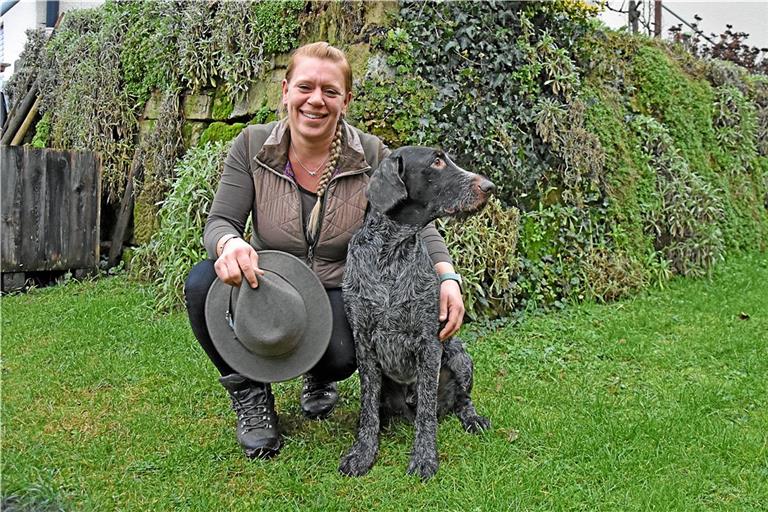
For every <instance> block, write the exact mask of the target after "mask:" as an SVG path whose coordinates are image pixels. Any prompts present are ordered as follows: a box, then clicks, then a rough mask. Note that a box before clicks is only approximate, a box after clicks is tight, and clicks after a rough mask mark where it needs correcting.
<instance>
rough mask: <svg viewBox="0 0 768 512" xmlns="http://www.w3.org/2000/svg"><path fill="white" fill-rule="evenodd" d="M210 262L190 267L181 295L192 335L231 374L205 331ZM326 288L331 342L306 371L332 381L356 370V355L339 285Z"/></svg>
mask: <svg viewBox="0 0 768 512" xmlns="http://www.w3.org/2000/svg"><path fill="white" fill-rule="evenodd" d="M213 263H214V262H213V260H205V261H201V262H200V263H198V264H197V265H195V266H194V267H192V270H191V271H190V273H189V277H187V282H186V283H185V284H184V297H185V299H186V302H187V313H188V314H189V323H190V324H191V325H192V332H193V333H194V335H195V338H197V341H198V343H200V346H201V347H203V350H205V353H206V354H207V355H208V358H209V359H210V360H211V362H212V363H213V364H214V365H215V366H216V368H217V369H218V370H219V373H221V375H230V374H232V373H237V372H236V371H235V370H233V369H232V367H231V366H229V365H228V364H227V363H226V362H225V361H224V359H222V357H221V355H219V353H218V351H217V350H216V347H215V346H214V345H213V341H211V337H210V335H209V334H208V326H207V325H206V324H205V297H206V296H207V295H208V288H210V287H211V285H212V284H213V282H214V281H215V280H216V279H217V277H216V271H215V270H214V268H213ZM325 291H326V292H327V293H328V299H329V300H330V301H331V311H332V313H333V328H332V330H331V342H330V343H329V344H328V349H327V350H326V351H325V354H323V357H322V358H320V361H319V362H318V363H317V364H316V365H315V366H314V368H312V369H311V370H310V371H309V373H310V374H311V375H312V377H314V378H315V379H317V380H318V381H320V382H335V381H340V380H344V379H346V378H348V377H349V376H351V375H352V374H353V373H355V370H356V369H357V360H356V359H355V344H354V342H353V338H352V331H351V329H350V328H349V323H347V315H346V313H345V311H344V301H343V299H342V296H341V288H329V289H326V290H325Z"/></svg>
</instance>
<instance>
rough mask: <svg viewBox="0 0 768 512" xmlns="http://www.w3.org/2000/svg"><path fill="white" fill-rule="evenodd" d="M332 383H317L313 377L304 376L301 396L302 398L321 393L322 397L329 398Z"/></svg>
mask: <svg viewBox="0 0 768 512" xmlns="http://www.w3.org/2000/svg"><path fill="white" fill-rule="evenodd" d="M332 385H333V383H331V382H327V383H326V382H318V381H317V380H315V379H314V378H313V377H311V376H309V375H306V376H305V378H304V389H303V394H304V396H311V395H315V394H317V393H318V391H320V392H322V394H323V395H326V396H329V395H331V391H330V390H331V387H332Z"/></svg>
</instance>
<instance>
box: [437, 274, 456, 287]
mask: <svg viewBox="0 0 768 512" xmlns="http://www.w3.org/2000/svg"><path fill="white" fill-rule="evenodd" d="M443 281H456V282H457V283H459V288H461V276H460V275H459V274H457V273H455V272H445V273H443V274H440V282H441V283H442V282H443Z"/></svg>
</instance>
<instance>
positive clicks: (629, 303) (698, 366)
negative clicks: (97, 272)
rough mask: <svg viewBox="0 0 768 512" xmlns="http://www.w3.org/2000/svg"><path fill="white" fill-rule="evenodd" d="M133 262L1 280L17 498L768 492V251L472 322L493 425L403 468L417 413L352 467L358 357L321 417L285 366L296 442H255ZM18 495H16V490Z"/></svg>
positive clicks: (388, 505)
mask: <svg viewBox="0 0 768 512" xmlns="http://www.w3.org/2000/svg"><path fill="white" fill-rule="evenodd" d="M151 298H152V297H151V291H150V290H149V289H146V288H142V287H139V286H136V285H135V284H133V283H130V282H128V281H127V280H126V279H125V278H124V277H115V278H110V279H102V280H98V281H93V282H84V283H70V284H66V285H62V286H57V287H52V288H47V289H38V290H33V291H32V292H31V293H28V294H26V295H17V296H9V297H3V299H2V495H3V497H4V498H5V500H6V505H7V506H8V510H11V509H15V510H58V509H63V510H86V511H87V510H106V511H111V510H136V511H148V510H201V511H208V510H211V511H218V510H232V511H238V510H242V511H246V510H247V511H258V510H271V511H276V510H299V509H300V510H365V511H369V510H397V511H399V510H416V509H420V510H441V511H453V510H457V511H458V510H462V511H464V510H467V511H474V510H480V511H485V510H488V511H496V510H622V511H624V510H686V511H688V510H766V508H767V507H768V505H766V504H768V255H764V254H759V255H751V256H743V257H739V258H736V259H733V260H731V261H728V262H725V263H722V264H721V265H720V266H719V267H718V269H717V270H716V271H715V273H714V275H713V276H712V278H710V279H700V280H687V279H677V280H675V281H673V282H672V283H670V285H669V286H668V287H667V288H666V289H665V290H655V291H651V292H648V293H646V294H643V295H641V296H639V297H636V298H633V299H629V300H624V301H621V302H617V303H613V304H608V305H596V304H583V305H578V306H573V307H570V308H569V309H568V310H566V311H564V312H554V313H547V314H542V315H534V316H529V317H527V318H524V319H522V320H521V321H518V322H508V323H506V324H499V325H496V326H494V327H493V328H491V327H489V326H485V327H483V326H480V325H477V324H475V325H470V326H467V327H465V329H464V333H463V338H464V339H465V341H466V342H467V347H468V350H469V351H470V353H471V354H472V356H473V357H474V359H475V368H476V378H475V390H474V398H475V403H476V405H477V407H478V409H479V410H480V411H481V412H482V413H484V414H486V415H488V416H489V417H490V418H491V420H492V422H493V427H492V430H491V431H489V432H486V433H485V434H483V435H481V436H473V435H470V434H466V433H465V432H463V430H462V429H461V426H460V424H459V422H458V420H456V419H455V418H449V419H447V420H445V421H443V422H442V423H441V425H440V430H439V435H438V445H439V453H440V462H441V466H440V470H439V472H438V474H437V476H436V477H435V478H433V479H432V480H430V481H428V482H427V483H422V482H421V481H420V480H418V479H417V478H415V477H409V476H406V474H405V469H406V467H407V464H408V454H409V450H410V445H411V442H412V439H413V433H412V429H411V428H410V427H409V426H407V425H403V424H397V425H395V426H393V427H391V428H390V429H388V430H385V431H384V432H383V434H382V442H381V449H380V453H379V458H378V461H377V463H376V465H375V466H374V468H373V470H372V471H371V472H370V473H369V474H368V475H367V476H365V477H362V478H358V479H352V478H346V477H343V476H341V475H340V474H339V473H338V472H337V469H336V468H337V465H338V462H339V457H340V456H341V455H342V453H343V452H344V451H345V450H346V448H347V447H348V446H349V445H350V444H351V443H352V441H353V436H354V429H355V422H356V415H357V409H358V405H357V398H358V390H357V378H356V377H353V378H352V379H350V380H348V381H346V382H344V383H342V384H341V386H340V390H341V394H342V400H341V402H340V405H339V408H337V410H336V411H335V412H334V414H333V415H332V416H331V418H330V419H329V420H327V421H324V422H311V421H307V420H304V419H303V418H302V416H301V412H300V409H299V405H298V394H299V382H298V381H293V382H289V383H284V384H278V385H276V386H275V389H276V395H277V407H278V412H279V413H280V417H281V422H282V425H283V426H284V428H285V431H286V432H285V436H286V442H285V446H284V448H283V452H282V453H281V454H280V456H279V457H278V458H276V459H275V460H272V461H248V460H246V459H245V458H244V457H243V456H241V453H240V451H239V448H238V446H237V443H236V441H235V435H234V415H233V414H232V412H231V411H230V410H229V409H228V407H229V404H228V400H227V398H226V395H225V392H224V390H223V388H221V387H220V386H219V384H218V383H217V380H216V377H217V375H216V373H215V371H214V369H213V366H212V365H210V364H209V363H208V361H207V359H206V358H205V356H204V355H203V352H202V350H201V349H200V348H199V347H198V346H197V344H196V342H195V341H194V339H193V337H192V334H191V331H190V329H189V328H188V326H187V323H186V319H185V316H184V314H183V313H175V314H172V315H168V316H166V315H159V314H156V313H154V312H153V309H152V306H151ZM12 503H15V506H11V504H12Z"/></svg>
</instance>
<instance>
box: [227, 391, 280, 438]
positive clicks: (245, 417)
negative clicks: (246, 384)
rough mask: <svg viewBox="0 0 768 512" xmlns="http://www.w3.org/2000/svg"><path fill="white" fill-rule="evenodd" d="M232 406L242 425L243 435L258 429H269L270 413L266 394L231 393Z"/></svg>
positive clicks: (252, 392)
mask: <svg viewBox="0 0 768 512" xmlns="http://www.w3.org/2000/svg"><path fill="white" fill-rule="evenodd" d="M232 406H233V409H235V412H236V413H237V418H238V419H239V420H240V422H241V424H242V430H243V433H246V432H250V431H251V430H255V429H259V428H271V427H272V424H271V422H270V420H271V411H270V409H269V399H268V397H267V394H266V393H257V392H254V391H253V390H243V391H235V392H234V393H232Z"/></svg>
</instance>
